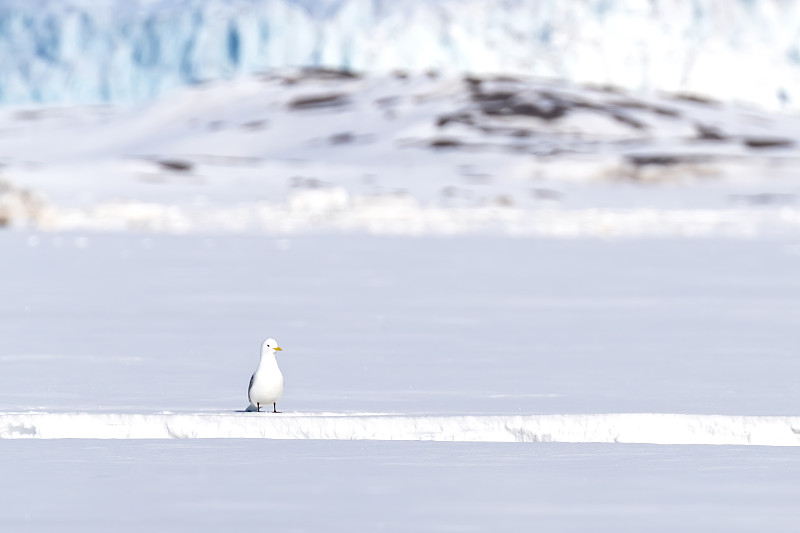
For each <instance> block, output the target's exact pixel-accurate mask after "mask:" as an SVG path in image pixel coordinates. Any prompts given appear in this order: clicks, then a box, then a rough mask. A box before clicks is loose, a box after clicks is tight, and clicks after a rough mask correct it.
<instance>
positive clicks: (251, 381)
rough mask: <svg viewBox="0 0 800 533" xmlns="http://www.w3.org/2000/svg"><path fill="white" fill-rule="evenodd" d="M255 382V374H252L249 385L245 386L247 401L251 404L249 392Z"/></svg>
mask: <svg viewBox="0 0 800 533" xmlns="http://www.w3.org/2000/svg"><path fill="white" fill-rule="evenodd" d="M255 380H256V374H255V372H253V375H252V376H250V385H248V386H247V401H248V402H251V403H252V401H253V400H251V399H250V391H251V390H252V389H253V382H254V381H255Z"/></svg>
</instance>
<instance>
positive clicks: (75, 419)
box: [0, 413, 800, 446]
mask: <svg viewBox="0 0 800 533" xmlns="http://www.w3.org/2000/svg"><path fill="white" fill-rule="evenodd" d="M0 438H11V439H13V438H42V439H65V438H85V439H87V438H90V439H166V438H267V439H314V440H420V441H462V442H572V443H581V442H600V443H603V442H605V443H649V444H729V445H730V444H735V445H745V444H753V445H761V446H800V417H779V416H722V415H685V414H654V413H639V414H572V415H524V416H503V415H483V416H405V415H371V414H369V415H367V414H365V415H337V414H331V413H326V414H319V415H314V414H293V413H292V414H282V415H281V414H279V415H273V414H258V413H247V414H245V413H236V414H233V413H230V414H229V413H225V414H167V413H163V414H112V413H5V414H0Z"/></svg>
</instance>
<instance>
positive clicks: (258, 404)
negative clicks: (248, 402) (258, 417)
mask: <svg viewBox="0 0 800 533" xmlns="http://www.w3.org/2000/svg"><path fill="white" fill-rule="evenodd" d="M256 412H257V413H260V412H261V404H260V403H258V402H256Z"/></svg>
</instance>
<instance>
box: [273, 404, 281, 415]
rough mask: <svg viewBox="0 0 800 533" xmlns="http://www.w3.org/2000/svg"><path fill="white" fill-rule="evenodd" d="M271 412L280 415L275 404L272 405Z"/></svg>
mask: <svg viewBox="0 0 800 533" xmlns="http://www.w3.org/2000/svg"><path fill="white" fill-rule="evenodd" d="M272 412H273V413H280V411H278V404H277V403H276V402H273V403H272Z"/></svg>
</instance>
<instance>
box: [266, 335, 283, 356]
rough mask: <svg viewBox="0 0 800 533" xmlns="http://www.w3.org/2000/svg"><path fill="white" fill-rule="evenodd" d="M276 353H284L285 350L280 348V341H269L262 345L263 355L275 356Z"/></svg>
mask: <svg viewBox="0 0 800 533" xmlns="http://www.w3.org/2000/svg"><path fill="white" fill-rule="evenodd" d="M276 351H278V352H282V351H283V348H281V347H280V346H278V341H276V340H275V339H267V340H265V341H264V344H262V345H261V355H267V354H273V355H274V354H275V352H276Z"/></svg>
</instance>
